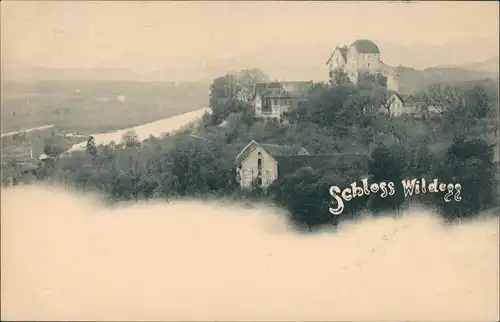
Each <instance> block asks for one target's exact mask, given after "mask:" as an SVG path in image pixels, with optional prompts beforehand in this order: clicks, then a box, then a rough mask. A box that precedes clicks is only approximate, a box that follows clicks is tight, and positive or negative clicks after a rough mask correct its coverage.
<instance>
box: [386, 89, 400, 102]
mask: <svg viewBox="0 0 500 322" xmlns="http://www.w3.org/2000/svg"><path fill="white" fill-rule="evenodd" d="M393 95H395V96H396V97H397V98H398V99H399V100H400V101H401V102H402V103H404V99H403V97H402V96H401V95H399V94H398V92H396V91H387V99H390V98H391V97H392V96H393Z"/></svg>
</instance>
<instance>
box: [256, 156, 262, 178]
mask: <svg viewBox="0 0 500 322" xmlns="http://www.w3.org/2000/svg"><path fill="white" fill-rule="evenodd" d="M257 175H258V176H259V177H260V176H262V153H260V152H259V153H258V154H257Z"/></svg>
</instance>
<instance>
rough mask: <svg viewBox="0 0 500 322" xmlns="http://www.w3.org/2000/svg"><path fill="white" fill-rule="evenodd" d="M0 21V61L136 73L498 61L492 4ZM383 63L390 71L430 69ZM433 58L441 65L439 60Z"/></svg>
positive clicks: (38, 15) (23, 11)
mask: <svg viewBox="0 0 500 322" xmlns="http://www.w3.org/2000/svg"><path fill="white" fill-rule="evenodd" d="M1 18H2V20H1V27H2V28H1V29H2V31H1V36H2V60H3V61H8V60H15V61H21V62H26V63H30V64H33V65H38V66H44V67H52V68H93V67H108V68H129V69H132V70H135V71H139V72H142V71H148V70H155V69H162V68H183V66H190V67H191V68H193V67H195V66H203V65H207V64H213V65H217V64H221V61H224V62H226V61H228V60H229V61H230V60H231V59H232V60H239V61H244V63H245V64H250V63H256V64H258V62H261V61H262V60H263V59H264V58H263V57H267V56H266V53H269V57H273V58H272V59H275V58H274V56H278V57H282V56H285V55H287V54H288V55H290V56H294V55H293V53H294V52H295V53H297V56H303V55H301V53H302V51H306V52H311V53H313V52H314V53H317V56H315V58H314V59H317V58H316V57H321V64H324V61H326V59H328V54H329V52H331V50H333V49H334V48H335V46H336V45H338V44H344V43H345V44H350V43H352V42H353V41H354V40H356V39H360V38H368V39H372V40H374V41H376V42H377V43H382V44H388V45H387V46H389V47H390V46H393V47H394V44H396V45H397V46H400V47H401V46H403V47H404V46H410V47H413V46H431V47H432V46H446V44H447V43H454V44H457V43H460V44H462V47H461V48H471V50H470V51H469V52H465V51H464V50H461V49H460V50H459V52H461V53H462V52H463V54H460V55H458V56H459V57H457V58H456V59H455V61H457V62H461V61H464V62H471V61H477V60H481V59H486V58H487V57H491V55H492V54H495V53H496V54H498V37H499V34H498V3H497V2H496V1H491V2H480V1H477V2H437V1H436V2H428V3H425V2H420V3H401V2H399V3H398V2H393V3H389V2H371V3H370V2H362V3H357V2H312V1H309V2H278V1H271V2H251V1H248V2H246V1H245V2H208V1H207V2H201V1H200V2H188V1H186V2H167V1H164V2H153V1H151V2H149V1H148V2H138V1H137V2H135V1H126V2H122V1H101V2H92V1H74V2H73V1H71V2H70V1H52V2H44V1H39V2H38V1H37V2H35V1H2V2H1ZM478 42H480V43H481V44H479V45H478ZM485 44H486V45H485ZM387 46H386V47H387ZM382 47H383V46H382ZM389 47H388V48H389ZM391 48H392V47H391ZM474 48H475V49H474ZM391 50H392V51H397V49H391ZM479 51H484V53H483V52H479ZM388 54H389V53H388ZM454 54H455V56H457V53H456V52H455V53H454ZM311 55H312V54H311ZM325 56H326V57H325ZM393 56H395V57H394V58H391V59H392V60H393V63H394V64H399V63H404V64H410V65H415V66H417V65H422V64H432V62H431V61H430V60H429V59H427V61H424V60H422V59H421V58H419V57H412V58H409V57H408V56H409V55H408V54H404V55H403V54H401V55H399V54H395V53H393ZM399 56H401V57H399ZM414 56H418V55H414ZM311 57H312V56H311ZM311 57H303V59H304V60H306V59H312V58H311ZM270 59H271V58H270ZM286 59H288V60H290V58H286ZM286 59H285V60H286ZM293 59H294V60H293V65H300V64H301V63H302V62H301V60H300V57H294V58H293ZM419 59H420V61H419ZM440 59H441V60H444V61H443V63H446V61H445V60H446V55H444V57H442V58H440ZM323 60H324V61H323ZM398 60H399V61H398Z"/></svg>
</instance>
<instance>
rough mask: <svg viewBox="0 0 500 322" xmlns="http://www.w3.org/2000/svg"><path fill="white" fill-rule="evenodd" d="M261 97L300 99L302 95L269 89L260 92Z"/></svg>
mask: <svg viewBox="0 0 500 322" xmlns="http://www.w3.org/2000/svg"><path fill="white" fill-rule="evenodd" d="M261 96H262V98H300V97H302V93H301V92H290V91H286V90H284V89H279V88H271V89H266V90H265V91H264V92H262V94H261Z"/></svg>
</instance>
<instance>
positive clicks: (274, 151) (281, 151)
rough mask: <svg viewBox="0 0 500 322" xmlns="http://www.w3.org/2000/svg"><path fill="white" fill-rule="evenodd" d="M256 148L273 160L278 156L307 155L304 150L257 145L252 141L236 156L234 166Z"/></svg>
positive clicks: (285, 146) (286, 146)
mask: <svg viewBox="0 0 500 322" xmlns="http://www.w3.org/2000/svg"><path fill="white" fill-rule="evenodd" d="M258 146H260V147H262V148H263V149H264V150H265V151H266V152H267V153H269V154H270V155H271V156H273V157H274V158H276V157H279V156H294V155H298V154H300V153H306V154H307V153H308V152H307V151H306V150H305V149H304V148H302V147H298V146H290V145H279V144H270V143H258V142H256V141H254V140H252V142H250V143H249V144H248V145H247V146H246V147H244V148H243V150H242V151H241V152H240V153H239V154H238V155H237V156H236V164H239V163H241V162H242V161H243V160H245V159H246V158H247V157H248V155H250V153H252V152H253V151H254V150H255V148H257V147H258Z"/></svg>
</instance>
